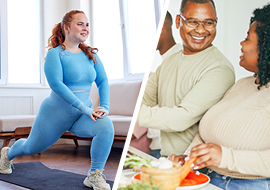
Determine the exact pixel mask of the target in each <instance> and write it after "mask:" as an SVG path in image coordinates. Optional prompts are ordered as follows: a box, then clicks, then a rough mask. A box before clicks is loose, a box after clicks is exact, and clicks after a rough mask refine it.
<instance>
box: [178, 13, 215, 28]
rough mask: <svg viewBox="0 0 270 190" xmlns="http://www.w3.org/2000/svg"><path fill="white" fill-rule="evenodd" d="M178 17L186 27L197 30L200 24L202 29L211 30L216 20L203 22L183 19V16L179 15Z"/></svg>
mask: <svg viewBox="0 0 270 190" xmlns="http://www.w3.org/2000/svg"><path fill="white" fill-rule="evenodd" d="M180 17H181V18H182V19H183V20H184V21H185V22H186V24H187V26H188V27H190V28H197V27H198V26H199V24H200V22H201V23H202V25H203V27H204V28H205V29H212V28H214V27H215V26H216V24H217V20H212V19H210V20H204V21H199V20H197V19H194V18H185V17H184V16H183V15H180Z"/></svg>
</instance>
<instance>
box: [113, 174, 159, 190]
mask: <svg viewBox="0 0 270 190" xmlns="http://www.w3.org/2000/svg"><path fill="white" fill-rule="evenodd" d="M151 182H152V185H151V183H149V182H142V181H136V182H132V183H131V184H130V185H128V186H126V187H120V188H118V189H117V190H142V189H143V190H162V189H161V188H159V186H160V185H161V183H160V184H155V182H154V179H153V176H151Z"/></svg>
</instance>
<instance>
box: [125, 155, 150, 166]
mask: <svg viewBox="0 0 270 190" xmlns="http://www.w3.org/2000/svg"><path fill="white" fill-rule="evenodd" d="M150 162H151V160H150V161H148V160H146V159H145V158H141V157H139V156H137V155H131V154H127V157H126V160H125V163H124V166H125V167H126V166H128V167H130V168H133V167H141V166H145V167H148V168H154V166H152V165H151V164H150Z"/></svg>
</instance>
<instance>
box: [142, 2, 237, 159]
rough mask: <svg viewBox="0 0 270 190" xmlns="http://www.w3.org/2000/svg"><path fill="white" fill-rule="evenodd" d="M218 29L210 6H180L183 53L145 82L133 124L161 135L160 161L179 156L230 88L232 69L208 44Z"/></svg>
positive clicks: (177, 24)
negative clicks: (209, 112) (212, 108)
mask: <svg viewBox="0 0 270 190" xmlns="http://www.w3.org/2000/svg"><path fill="white" fill-rule="evenodd" d="M216 25H217V15H216V9H215V5H214V2H213V1H212V0H183V1H182V4H181V9H180V14H179V15H177V16H176V27H177V29H179V31H180V36H181V39H182V45H183V49H182V50H180V51H179V52H177V53H175V54H173V55H171V56H170V57H168V58H167V59H165V60H164V62H163V63H162V64H161V65H160V66H159V67H158V69H157V70H156V72H155V73H154V74H153V75H152V76H151V77H150V78H149V80H148V82H147V85H146V88H145V92H144V96H143V100H142V103H141V108H140V111H139V114H138V118H137V122H138V124H139V125H140V126H142V127H148V128H154V129H160V130H161V155H162V156H169V155H170V154H176V155H180V154H183V153H184V151H185V150H186V149H187V147H188V145H189V144H190V143H191V141H192V140H193V137H194V136H195V134H196V133H197V132H198V123H199V121H200V119H201V117H202V116H203V114H204V113H205V112H206V111H207V110H208V109H209V108H210V107H212V106H213V105H214V104H216V103H217V102H218V101H219V100H220V99H221V98H222V96H223V95H224V93H225V92H226V91H227V90H228V89H229V88H230V87H231V86H232V85H233V84H234V80H235V75H234V68H233V66H232V64H231V63H230V62H229V61H228V60H227V59H226V58H225V56H224V55H223V54H222V53H221V52H220V51H219V50H218V49H217V48H216V47H215V46H213V44H212V42H213V40H214V39H215V36H216ZM213 132H214V129H213Z"/></svg>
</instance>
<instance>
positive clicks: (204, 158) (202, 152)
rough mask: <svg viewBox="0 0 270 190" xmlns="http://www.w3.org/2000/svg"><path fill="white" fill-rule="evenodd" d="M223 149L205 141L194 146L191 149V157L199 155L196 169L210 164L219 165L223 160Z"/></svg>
mask: <svg viewBox="0 0 270 190" xmlns="http://www.w3.org/2000/svg"><path fill="white" fill-rule="evenodd" d="M221 156H222V149H221V147H220V146H219V145H217V144H214V143H203V144H200V145H197V146H195V147H193V148H192V149H191V151H190V158H194V157H197V160H196V162H195V163H194V166H195V167H194V169H201V168H204V167H209V166H216V167H218V166H219V165H220V162H221Z"/></svg>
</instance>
